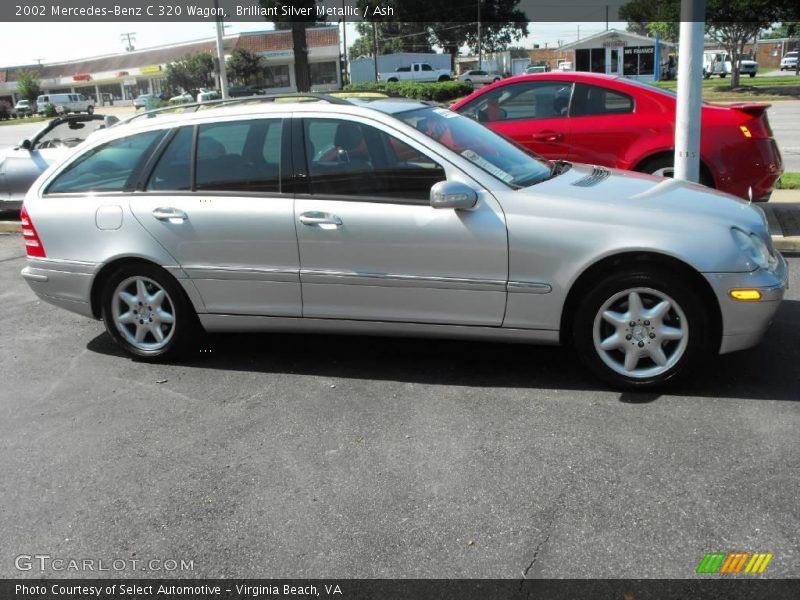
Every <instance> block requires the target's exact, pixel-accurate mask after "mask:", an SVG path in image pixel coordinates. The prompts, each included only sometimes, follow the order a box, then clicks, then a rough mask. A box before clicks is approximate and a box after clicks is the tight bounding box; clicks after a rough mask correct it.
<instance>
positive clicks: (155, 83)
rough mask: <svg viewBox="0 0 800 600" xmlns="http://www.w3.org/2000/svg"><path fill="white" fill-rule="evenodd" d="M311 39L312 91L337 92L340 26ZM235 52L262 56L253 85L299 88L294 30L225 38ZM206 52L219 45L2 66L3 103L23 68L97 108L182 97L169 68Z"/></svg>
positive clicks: (46, 85)
mask: <svg viewBox="0 0 800 600" xmlns="http://www.w3.org/2000/svg"><path fill="white" fill-rule="evenodd" d="M306 37H307V44H308V60H309V65H310V70H311V85H312V89H313V90H315V91H326V90H332V89H338V88H339V87H340V86H341V68H340V59H339V29H338V27H315V28H310V29H308V30H307V32H306ZM235 48H244V49H245V50H249V51H250V52H254V53H256V54H258V55H260V56H261V57H262V61H263V63H264V69H263V72H262V75H261V77H260V78H258V79H257V80H256V81H254V82H252V83H254V84H255V85H258V86H260V87H262V88H263V89H264V90H265V91H268V92H292V91H296V90H297V85H296V77H295V71H294V50H293V46H292V35H291V32H290V31H256V32H248V33H240V34H235V35H228V36H225V37H224V39H223V51H224V54H225V57H226V58H228V57H229V56H230V55H231V53H232V52H233V50H234V49H235ZM202 52H205V53H209V54H211V55H213V56H216V41H215V40H214V39H208V40H198V41H195V42H187V43H181V44H169V45H164V46H158V47H155V48H147V49H143V50H134V51H132V52H123V53H119V54H113V55H108V56H99V57H94V58H87V59H82V60H73V61H66V62H61V63H51V64H42V65H21V66H18V67H8V68H0V100H6V101H8V102H12V103H16V101H17V100H18V93H17V77H18V74H19V72H20V71H21V70H23V69H27V70H31V71H33V72H34V73H35V74H36V77H37V78H38V79H39V82H40V87H41V88H42V93H44V94H55V93H78V94H84V95H85V96H88V97H91V98H93V99H94V100H95V102H96V103H97V104H98V105H102V104H107V103H110V102H113V103H118V104H130V103H131V102H132V101H133V99H134V98H136V96H138V95H140V94H159V93H168V94H173V93H175V94H177V93H179V92H180V91H181V90H174V89H168V85H167V79H166V69H167V65H168V64H169V63H171V62H174V61H177V60H180V59H181V58H183V57H185V56H186V55H189V54H197V53H202Z"/></svg>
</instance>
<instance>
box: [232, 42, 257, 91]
mask: <svg viewBox="0 0 800 600" xmlns="http://www.w3.org/2000/svg"><path fill="white" fill-rule="evenodd" d="M225 64H226V66H227V68H228V76H229V77H230V78H231V79H233V80H234V81H235V82H237V83H242V84H244V85H248V84H249V83H250V82H251V81H252V80H253V79H255V78H256V77H257V76H258V75H260V74H261V73H262V72H263V70H264V63H263V61H262V59H261V57H260V56H259V55H258V54H254V53H253V52H250V51H248V50H245V49H244V48H234V50H233V53H232V54H231V57H230V58H229V59H228V61H227V62H226V63H225Z"/></svg>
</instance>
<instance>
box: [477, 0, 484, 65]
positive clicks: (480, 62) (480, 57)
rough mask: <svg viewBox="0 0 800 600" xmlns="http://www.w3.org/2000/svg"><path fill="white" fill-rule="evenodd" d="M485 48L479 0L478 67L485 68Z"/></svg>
mask: <svg viewBox="0 0 800 600" xmlns="http://www.w3.org/2000/svg"><path fill="white" fill-rule="evenodd" d="M482 50H483V48H482V47H481V0H478V69H483V54H482Z"/></svg>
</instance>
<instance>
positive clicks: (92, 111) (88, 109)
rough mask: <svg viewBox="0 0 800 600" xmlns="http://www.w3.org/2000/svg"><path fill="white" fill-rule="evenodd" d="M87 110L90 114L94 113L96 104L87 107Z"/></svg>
mask: <svg viewBox="0 0 800 600" xmlns="http://www.w3.org/2000/svg"><path fill="white" fill-rule="evenodd" d="M86 112H87V113H89V114H90V115H91V114H94V106H91V105H90V106H89V108H87V109H86Z"/></svg>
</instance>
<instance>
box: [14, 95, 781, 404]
mask: <svg viewBox="0 0 800 600" xmlns="http://www.w3.org/2000/svg"><path fill="white" fill-rule="evenodd" d="M284 100H286V99H285V98H284ZM289 100H290V101H288V102H285V101H284V102H276V101H262V102H260V103H252V102H250V103H235V102H233V103H227V104H226V103H220V104H219V105H217V106H216V107H214V108H211V109H209V110H198V111H196V112H190V113H184V114H172V113H168V112H167V113H160V114H155V115H154V116H155V117H156V118H141V117H143V115H142V116H140V118H136V119H133V120H130V121H128V122H126V123H122V124H119V125H116V126H114V127H112V128H110V129H108V130H104V131H99V132H97V133H96V134H94V135H93V136H92V137H91V138H89V140H87V141H86V142H85V143H84V144H82V145H81V146H79V147H78V148H76V149H74V151H73V152H72V153H71V154H70V156H68V157H66V158H64V159H62V160H60V161H59V162H58V163H57V164H54V165H53V166H52V167H51V168H49V169H48V170H47V171H46V172H45V173H43V174H42V176H41V177H40V178H39V179H38V180H37V181H36V183H35V184H34V185H33V187H32V188H31V190H30V191H29V193H28V195H27V197H26V198H25V203H24V208H23V211H22V223H23V233H24V238H25V243H26V248H27V253H28V259H27V266H26V267H25V268H24V270H23V271H22V276H23V277H24V278H25V280H26V281H27V282H28V284H29V285H30V287H31V288H32V289H33V291H34V292H35V293H36V294H37V295H38V296H39V297H41V298H42V299H43V300H45V301H47V302H50V303H52V304H55V305H57V306H60V307H62V308H65V309H67V310H71V311H74V312H77V313H80V314H82V315H85V316H87V317H93V318H96V319H103V321H104V322H105V326H106V328H107V330H108V333H109V335H110V336H111V337H112V338H113V339H114V340H115V341H116V342H117V343H118V344H119V345H120V346H121V347H122V348H123V349H124V350H125V351H126V352H127V353H128V354H130V355H132V356H133V357H135V358H137V359H144V360H164V359H168V358H174V357H176V356H178V355H179V353H180V352H182V351H185V350H187V349H191V348H192V344H193V342H195V341H196V334H197V332H198V328H199V327H202V328H204V329H205V330H206V331H208V332H217V331H296V332H303V331H313V332H329V333H359V334H382V335H387V334H388V335H412V336H421V337H426V336H428V337H429V336H441V337H452V338H479V339H490V340H497V341H509V342H511V341H513V342H534V343H544V344H559V343H561V344H564V345H566V346H568V347H569V348H570V349H571V352H572V353H573V355H575V356H579V357H580V358H581V359H582V360H583V361H584V362H585V363H586V365H587V366H588V367H589V368H590V369H592V370H593V371H594V372H595V373H596V374H597V375H598V376H600V377H602V378H604V379H605V380H606V381H608V382H610V383H612V384H613V385H616V386H619V387H624V388H634V389H637V388H640V389H644V388H647V387H650V386H655V385H659V384H663V383H664V382H666V381H670V380H673V379H675V378H677V377H679V376H682V375H685V374H686V373H687V371H688V370H689V368H690V367H692V366H694V365H697V364H698V363H700V361H702V359H703V358H704V357H708V356H709V355H712V354H715V353H727V352H732V351H735V350H741V349H744V348H748V347H751V346H753V345H755V344H757V343H758V341H759V340H760V338H761V337H762V335H763V334H764V332H765V330H766V329H767V327H769V325H770V323H771V321H772V318H773V315H774V314H775V311H776V310H777V308H778V306H779V304H780V301H781V299H782V297H783V294H784V289H785V287H786V285H787V269H786V263H785V261H784V259H783V257H781V255H780V254H779V253H778V252H776V251H775V250H774V249H773V247H772V243H771V240H770V236H769V235H768V233H767V225H766V220H765V218H764V214H763V212H761V211H760V209H756V208H753V207H751V206H749V205H748V204H747V203H746V202H742V201H740V200H737V199H736V198H734V197H732V196H728V195H725V194H721V193H718V192H715V191H713V190H710V189H707V188H705V187H702V186H699V185H695V184H691V183H686V182H681V181H676V180H673V179H662V178H658V177H653V176H649V175H644V174H640V173H632V172H625V171H614V170H609V169H606V168H602V167H596V166H591V165H582V164H571V163H567V162H563V161H559V162H548V161H545V160H543V159H541V158H539V157H537V156H535V155H532V154H531V153H529V152H527V151H526V150H524V149H521V148H520V147H518V146H516V145H515V144H514V143H512V142H510V141H508V140H506V139H505V138H503V137H500V136H498V135H497V134H495V133H493V132H492V131H490V130H489V129H487V128H485V127H484V126H483V125H481V124H479V123H477V122H475V121H473V120H470V119H469V118H467V117H463V116H460V115H458V114H456V113H454V112H451V111H449V110H446V109H443V108H439V107H436V106H432V105H429V104H426V103H422V102H416V101H408V100H397V99H391V98H384V99H372V100H367V99H352V100H349V101H347V100H344V99H341V98H332V97H326V96H317V97H315V98H314V101H301V100H300V99H299V98H290V99H289ZM194 349H195V350H196V348H194ZM565 356H569V354H565Z"/></svg>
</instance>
